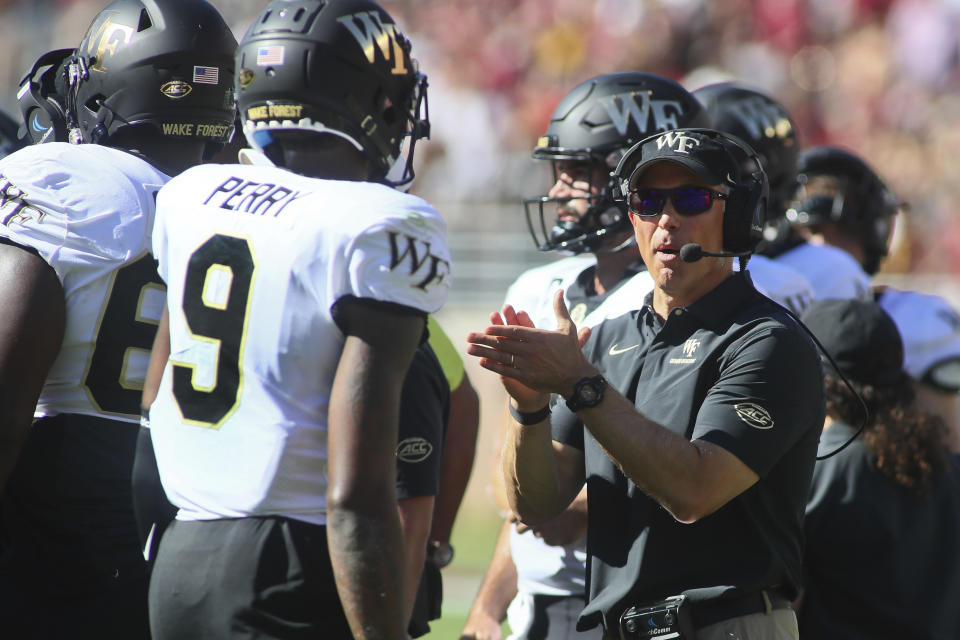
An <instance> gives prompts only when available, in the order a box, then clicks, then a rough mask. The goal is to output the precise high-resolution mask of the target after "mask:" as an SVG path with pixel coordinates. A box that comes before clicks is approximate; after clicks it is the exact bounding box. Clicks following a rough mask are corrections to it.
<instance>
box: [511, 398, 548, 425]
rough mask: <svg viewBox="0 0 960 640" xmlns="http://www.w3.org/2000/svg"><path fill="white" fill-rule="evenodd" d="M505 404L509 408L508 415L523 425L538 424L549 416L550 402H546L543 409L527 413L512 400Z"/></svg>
mask: <svg viewBox="0 0 960 640" xmlns="http://www.w3.org/2000/svg"><path fill="white" fill-rule="evenodd" d="M507 406H508V407H509V408H510V415H511V416H513V419H514V420H516V421H517V422H519V423H520V424H522V425H523V426H525V427H526V426H530V425H531V424H540V423H541V422H543V421H544V420H546V419H547V418H549V417H550V404H549V403H548V404H547V405H546V406H544V407H543V409H540V410H539V411H533V412H531V413H527V412H525V411H520V410H519V409H517V408H516V407H515V406H513V403H512V402H508V403H507Z"/></svg>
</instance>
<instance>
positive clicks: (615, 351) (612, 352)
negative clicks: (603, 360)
mask: <svg viewBox="0 0 960 640" xmlns="http://www.w3.org/2000/svg"><path fill="white" fill-rule="evenodd" d="M639 346H640V345H638V344H635V345H633V346H632V347H627V348H626V349H617V345H613V346H612V347H610V351H609V353H610V355H612V356H618V355H620V354H621V353H626V352H627V351H630V350H631V349H636V348H637V347H639Z"/></svg>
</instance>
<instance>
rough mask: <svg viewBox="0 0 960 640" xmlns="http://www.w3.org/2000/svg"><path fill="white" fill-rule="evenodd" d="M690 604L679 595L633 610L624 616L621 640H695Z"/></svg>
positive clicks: (633, 608)
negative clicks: (684, 639)
mask: <svg viewBox="0 0 960 640" xmlns="http://www.w3.org/2000/svg"><path fill="white" fill-rule="evenodd" d="M689 604H690V603H689V601H688V600H687V597H686V596H684V595H679V596H670V597H669V598H664V599H663V600H655V601H653V602H647V603H643V604H639V605H636V606H632V607H629V608H628V609H627V610H626V611H624V612H623V613H622V614H621V615H620V639H621V640H683V638H687V639H689V640H692V639H693V637H694V636H693V624H692V622H691V619H690V607H689Z"/></svg>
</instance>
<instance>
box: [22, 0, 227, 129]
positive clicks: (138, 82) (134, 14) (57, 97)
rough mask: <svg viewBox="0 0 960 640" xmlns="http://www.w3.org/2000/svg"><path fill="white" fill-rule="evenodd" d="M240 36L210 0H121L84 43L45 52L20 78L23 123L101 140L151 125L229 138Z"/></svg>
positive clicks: (93, 27)
mask: <svg viewBox="0 0 960 640" xmlns="http://www.w3.org/2000/svg"><path fill="white" fill-rule="evenodd" d="M236 44H237V42H236V39H235V38H234V37H233V33H232V32H231V30H230V28H229V27H228V26H227V24H226V22H224V20H223V18H222V17H221V16H220V14H219V13H218V12H217V10H216V9H214V8H213V6H211V5H210V4H209V3H207V2H205V1H204V0H116V1H115V2H113V3H111V4H110V5H108V6H107V7H106V8H105V9H103V10H102V11H101V12H100V13H99V14H97V17H96V18H94V20H93V23H92V24H91V25H90V27H89V29H87V32H86V35H85V36H84V38H83V41H82V42H81V43H80V46H79V47H77V48H76V49H74V50H60V51H55V52H50V53H48V54H45V55H44V56H43V57H41V58H40V60H38V61H37V63H36V64H35V65H34V67H33V69H32V70H31V71H30V72H29V73H28V74H27V76H26V77H25V78H24V79H23V81H22V82H21V85H20V91H19V92H18V98H19V99H20V107H21V112H22V113H23V116H24V122H26V123H27V131H28V132H29V133H30V135H31V137H32V138H33V139H34V141H36V142H47V141H52V140H60V141H63V138H64V137H66V138H67V139H68V141H69V142H73V143H84V142H89V143H101V144H102V143H106V142H107V141H108V140H109V139H110V137H111V136H113V135H114V134H116V133H117V132H118V131H124V130H129V129H131V128H133V127H142V126H150V127H154V128H155V129H156V130H157V131H159V132H160V133H162V134H163V135H165V136H168V137H172V138H186V139H194V140H203V141H207V142H210V143H214V144H223V143H226V142H228V141H229V140H230V139H231V137H232V136H233V121H234V101H233V86H232V83H231V79H232V77H233V75H234V74H233V56H234V53H235V51H236ZM34 124H35V125H36V128H35V129H31V126H32V125H34ZM51 132H52V133H51Z"/></svg>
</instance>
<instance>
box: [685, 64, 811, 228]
mask: <svg viewBox="0 0 960 640" xmlns="http://www.w3.org/2000/svg"><path fill="white" fill-rule="evenodd" d="M693 95H695V96H697V99H699V100H700V102H701V103H703V106H704V108H705V109H706V110H707V112H708V113H709V114H710V118H711V119H712V120H713V125H714V127H715V128H717V129H719V130H720V131H725V132H727V133H732V134H733V135H735V136H737V137H738V138H740V139H741V140H743V141H744V142H746V143H747V144H748V145H750V146H751V147H753V150H754V151H756V152H757V155H758V156H759V157H760V160H761V161H762V162H763V169H764V171H765V172H766V173H767V178H768V179H769V181H770V202H769V203H768V206H767V211H768V214H767V228H766V229H765V230H764V238H765V240H766V241H767V242H768V243H771V244H776V243H778V242H783V241H784V240H785V238H784V236H785V234H786V232H787V231H788V226H787V225H786V224H784V220H783V212H784V210H785V209H786V205H787V201H788V200H789V199H790V198H791V197H792V195H793V186H794V178H795V177H796V175H797V168H796V167H797V154H798V153H799V151H800V146H799V142H798V140H797V127H796V125H795V124H794V121H793V118H791V117H790V113H789V112H788V111H787V109H786V107H784V106H783V105H782V104H780V103H779V102H777V101H776V100H774V99H773V98H771V97H770V96H768V95H767V94H765V93H763V92H761V91H759V90H757V89H753V88H751V87H747V86H744V85H741V84H737V83H734V82H717V83H714V84H709V85H706V86H704V87H701V88H699V89H696V90H695V91H694V92H693Z"/></svg>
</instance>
